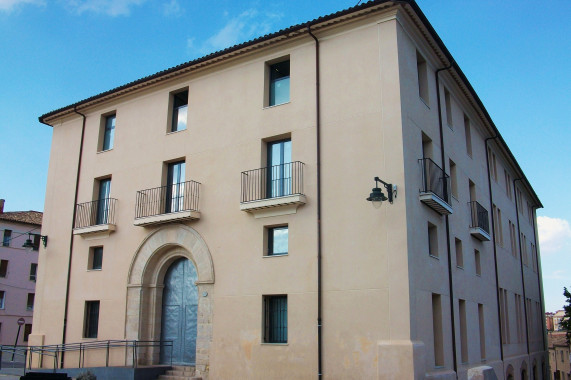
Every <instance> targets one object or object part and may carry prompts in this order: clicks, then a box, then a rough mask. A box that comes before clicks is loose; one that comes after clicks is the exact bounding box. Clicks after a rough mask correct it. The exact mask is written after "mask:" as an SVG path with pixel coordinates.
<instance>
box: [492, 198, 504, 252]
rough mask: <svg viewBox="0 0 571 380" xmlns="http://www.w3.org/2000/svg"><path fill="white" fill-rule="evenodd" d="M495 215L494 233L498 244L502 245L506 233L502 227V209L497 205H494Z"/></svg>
mask: <svg viewBox="0 0 571 380" xmlns="http://www.w3.org/2000/svg"><path fill="white" fill-rule="evenodd" d="M492 209H493V215H492V217H493V218H494V234H495V236H496V244H497V245H499V246H500V247H503V245H504V233H503V227H502V211H501V210H500V209H499V208H497V207H496V205H492Z"/></svg>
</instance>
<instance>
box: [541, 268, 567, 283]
mask: <svg viewBox="0 0 571 380" xmlns="http://www.w3.org/2000/svg"><path fill="white" fill-rule="evenodd" d="M544 278H546V279H549V280H567V279H568V276H567V272H565V271H564V270H562V269H559V270H556V271H554V272H552V273H550V274H546V275H545V276H544Z"/></svg>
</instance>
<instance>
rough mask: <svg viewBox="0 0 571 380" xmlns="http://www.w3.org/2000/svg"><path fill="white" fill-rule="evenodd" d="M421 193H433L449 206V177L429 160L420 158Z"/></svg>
mask: <svg viewBox="0 0 571 380" xmlns="http://www.w3.org/2000/svg"><path fill="white" fill-rule="evenodd" d="M418 162H419V163H420V164H421V165H422V186H423V187H422V189H421V190H420V191H421V192H423V193H433V194H435V195H437V196H438V197H439V198H440V199H442V200H443V201H444V202H446V203H448V204H450V176H449V175H448V174H446V172H445V171H444V170H442V168H440V166H438V165H436V163H435V162H434V161H432V160H431V159H430V158H421V159H419V160H418Z"/></svg>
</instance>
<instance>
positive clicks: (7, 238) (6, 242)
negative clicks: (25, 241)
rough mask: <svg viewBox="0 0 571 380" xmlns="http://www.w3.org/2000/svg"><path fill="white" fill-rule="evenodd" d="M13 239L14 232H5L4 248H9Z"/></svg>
mask: <svg viewBox="0 0 571 380" xmlns="http://www.w3.org/2000/svg"><path fill="white" fill-rule="evenodd" d="M11 238H12V230H4V237H3V238H2V246H4V247H9V246H10V239H11Z"/></svg>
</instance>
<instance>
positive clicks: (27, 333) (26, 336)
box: [24, 323, 32, 342]
mask: <svg viewBox="0 0 571 380" xmlns="http://www.w3.org/2000/svg"><path fill="white" fill-rule="evenodd" d="M31 333H32V324H31V323H26V324H25V325H24V342H27V341H28V339H29V337H30V334H31Z"/></svg>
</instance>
